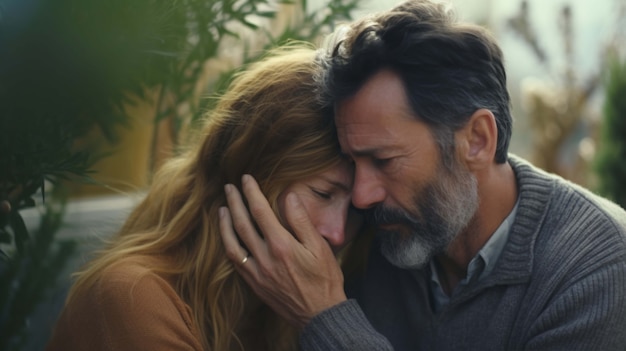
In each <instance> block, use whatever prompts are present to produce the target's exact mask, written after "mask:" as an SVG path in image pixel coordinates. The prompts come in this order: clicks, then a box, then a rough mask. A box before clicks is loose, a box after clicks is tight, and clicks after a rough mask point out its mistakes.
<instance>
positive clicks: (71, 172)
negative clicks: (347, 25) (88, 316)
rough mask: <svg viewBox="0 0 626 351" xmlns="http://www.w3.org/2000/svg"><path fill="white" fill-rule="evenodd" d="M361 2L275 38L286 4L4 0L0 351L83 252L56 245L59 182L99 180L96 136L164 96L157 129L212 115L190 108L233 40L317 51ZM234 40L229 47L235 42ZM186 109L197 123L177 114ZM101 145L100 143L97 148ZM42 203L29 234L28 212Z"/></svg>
mask: <svg viewBox="0 0 626 351" xmlns="http://www.w3.org/2000/svg"><path fill="white" fill-rule="evenodd" d="M358 2H359V0H329V1H328V3H327V4H326V6H323V7H322V11H311V10H309V9H308V7H307V2H306V0H302V1H301V2H300V6H301V7H300V10H301V12H302V19H301V20H300V21H298V23H292V24H291V25H290V26H288V27H287V28H285V29H284V30H283V31H282V32H281V33H279V34H278V35H276V36H273V35H272V34H271V33H270V31H269V30H267V29H266V28H264V27H263V26H262V25H260V23H263V21H260V20H259V19H271V18H274V17H275V15H276V12H277V9H278V7H277V6H278V5H279V4H285V3H290V1H288V0H283V1H280V0H278V1H276V0H221V1H220V0H131V1H129V0H107V1H89V0H0V248H1V249H2V250H0V349H5V348H8V347H10V348H11V349H20V347H21V346H22V345H23V344H24V341H25V340H26V338H27V337H28V333H29V330H28V319H29V316H30V315H31V313H32V312H33V309H34V308H35V307H36V306H37V305H38V304H39V303H41V302H42V301H43V300H44V299H45V298H46V296H47V294H48V293H49V292H50V290H51V289H53V288H54V285H55V283H56V281H57V278H58V275H59V274H60V272H61V271H62V270H63V267H64V265H65V263H66V261H67V260H68V259H69V258H70V257H71V255H72V253H73V252H74V251H75V249H76V243H75V242H74V241H71V240H65V241H61V240H58V239H55V237H54V236H55V233H56V232H57V230H58V228H59V227H60V226H61V225H62V222H63V212H64V210H63V209H64V206H62V201H61V200H59V199H58V198H55V197H52V198H51V199H45V197H44V196H45V195H46V194H47V193H49V189H45V188H44V185H46V184H49V185H50V187H53V188H54V187H56V189H55V191H54V193H58V192H59V190H60V189H59V187H60V186H61V185H60V182H59V180H62V179H64V180H70V181H91V179H90V177H89V175H90V168H91V166H92V165H93V162H94V161H95V160H96V159H98V158H99V157H104V156H105V155H98V154H96V153H95V151H94V148H93V147H94V145H92V144H91V142H92V141H91V140H88V139H87V140H86V136H87V135H88V133H89V132H90V131H92V130H94V129H99V130H100V131H101V132H102V134H103V135H104V136H105V137H106V139H107V141H109V142H115V141H116V140H117V136H116V130H117V128H118V127H119V126H129V125H130V123H129V122H130V120H129V116H127V114H126V111H125V106H128V105H132V104H134V103H136V102H138V101H140V100H146V99H149V97H148V95H147V94H146V92H147V91H148V90H149V89H159V90H160V92H161V94H160V97H158V98H157V100H156V101H151V102H152V103H154V104H156V106H157V115H156V116H155V120H156V121H159V120H161V119H163V118H171V119H172V121H173V122H174V123H173V124H174V125H182V124H183V123H185V120H184V119H186V118H190V117H191V119H192V120H193V119H196V118H198V116H200V115H201V114H202V113H203V112H204V111H206V110H207V109H208V108H210V103H211V100H210V99H204V100H202V101H201V102H200V103H196V104H194V103H190V101H191V100H192V98H193V94H194V89H195V87H196V86H197V84H198V82H199V81H200V79H201V74H202V70H203V65H204V64H205V62H207V60H209V59H211V58H215V57H218V56H219V54H220V50H221V49H222V46H223V45H224V42H225V40H226V39H229V40H232V42H234V43H235V45H240V46H241V47H243V48H244V50H243V52H244V57H243V58H242V62H243V63H249V62H252V61H254V60H255V59H256V58H257V57H258V56H259V55H261V54H262V52H256V53H250V52H248V50H245V47H246V45H247V44H246V42H245V41H243V40H242V38H241V37H240V30H241V28H244V29H245V28H247V29H249V30H253V31H254V32H255V33H257V34H258V35H259V38H258V39H259V40H260V41H262V42H263V43H266V45H265V47H266V48H267V47H270V46H274V45H277V44H281V43H284V42H286V41H288V40H304V41H314V40H317V39H318V38H319V36H320V35H321V34H323V33H325V32H328V31H330V30H331V29H332V27H333V26H334V24H335V22H336V21H343V20H348V19H350V13H351V12H352V11H353V10H355V9H356V7H357V4H358ZM230 43H231V42H229V44H230ZM236 71H237V69H234V70H230V71H227V72H222V73H221V75H220V78H219V79H218V81H217V82H216V83H212V85H211V86H207V87H205V88H206V89H205V90H206V93H207V94H215V93H219V92H220V91H222V90H223V89H224V88H225V87H226V86H227V85H228V83H229V81H230V80H231V77H232V75H233V74H234V73H235V72H236ZM181 106H188V107H189V108H190V113H188V114H186V115H185V116H181V115H179V114H178V111H179V110H180V107H181ZM96 146H97V145H96ZM39 199H41V200H44V201H43V202H44V205H43V206H41V205H40V206H39V207H40V210H41V212H42V216H41V223H40V226H39V229H38V230H36V231H35V232H34V233H29V231H28V229H27V225H26V224H25V223H24V220H23V218H22V212H21V211H22V210H24V209H27V208H32V207H35V205H36V203H37V202H41V201H38V200H39Z"/></svg>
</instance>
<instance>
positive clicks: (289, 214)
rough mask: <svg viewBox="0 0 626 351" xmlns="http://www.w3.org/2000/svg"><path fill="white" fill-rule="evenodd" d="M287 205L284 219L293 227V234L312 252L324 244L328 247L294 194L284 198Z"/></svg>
mask: <svg viewBox="0 0 626 351" xmlns="http://www.w3.org/2000/svg"><path fill="white" fill-rule="evenodd" d="M285 200H286V201H287V206H286V208H285V217H286V218H285V219H286V220H287V223H289V226H290V227H291V228H294V229H293V231H294V235H295V236H296V238H297V239H298V240H299V241H300V242H301V243H302V245H304V246H305V247H307V248H309V250H310V251H312V252H317V250H319V249H320V248H321V247H323V246H326V247H328V248H329V249H330V246H329V245H328V243H327V242H326V241H325V240H324V238H323V237H322V235H320V234H319V233H318V232H317V229H316V228H315V226H314V225H313V223H312V222H311V219H310V218H309V215H308V213H307V212H306V209H305V208H304V206H303V205H302V202H300V199H299V198H298V196H297V195H296V194H293V193H291V194H287V197H286V199H285Z"/></svg>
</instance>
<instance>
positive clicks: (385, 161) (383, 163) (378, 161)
mask: <svg viewBox="0 0 626 351" xmlns="http://www.w3.org/2000/svg"><path fill="white" fill-rule="evenodd" d="M389 161H391V158H374V159H373V162H374V164H375V165H376V166H378V167H384V166H386V165H387V164H388V163H389Z"/></svg>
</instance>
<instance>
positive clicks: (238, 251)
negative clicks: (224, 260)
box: [219, 207, 249, 264]
mask: <svg viewBox="0 0 626 351" xmlns="http://www.w3.org/2000/svg"><path fill="white" fill-rule="evenodd" d="M219 221H220V235H221V236H222V241H223V242H224V247H225V248H226V256H228V258H229V259H230V260H231V261H233V262H235V263H236V262H237V261H238V260H239V261H240V262H241V264H245V263H247V260H248V256H249V254H248V252H247V251H246V249H244V248H243V247H241V245H240V244H239V241H238V240H237V237H236V235H235V232H234V231H233V222H232V220H231V218H230V213H229V212H228V208H226V207H220V209H219Z"/></svg>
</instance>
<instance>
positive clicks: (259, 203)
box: [234, 174, 292, 246]
mask: <svg viewBox="0 0 626 351" xmlns="http://www.w3.org/2000/svg"><path fill="white" fill-rule="evenodd" d="M241 183H242V188H243V192H244V195H245V196H246V199H247V200H248V206H249V208H250V215H252V217H253V218H254V221H255V222H256V224H257V225H258V226H259V228H260V229H261V231H262V232H263V235H264V237H265V240H267V241H268V242H270V246H272V245H276V244H278V243H277V241H280V240H284V239H287V240H289V239H292V235H291V234H290V233H289V232H288V231H287V230H286V229H285V228H284V227H283V225H282V224H281V223H280V221H279V220H278V218H276V215H275V214H274V211H273V210H272V208H271V206H270V204H269V203H268V202H267V199H266V198H265V195H263V193H262V192H261V189H260V188H259V185H258V183H257V182H256V180H254V178H253V177H252V176H250V175H247V174H246V175H244V176H243V177H242V178H241ZM234 220H235V221H237V220H238V219H237V218H234ZM237 232H238V233H239V231H237Z"/></svg>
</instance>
